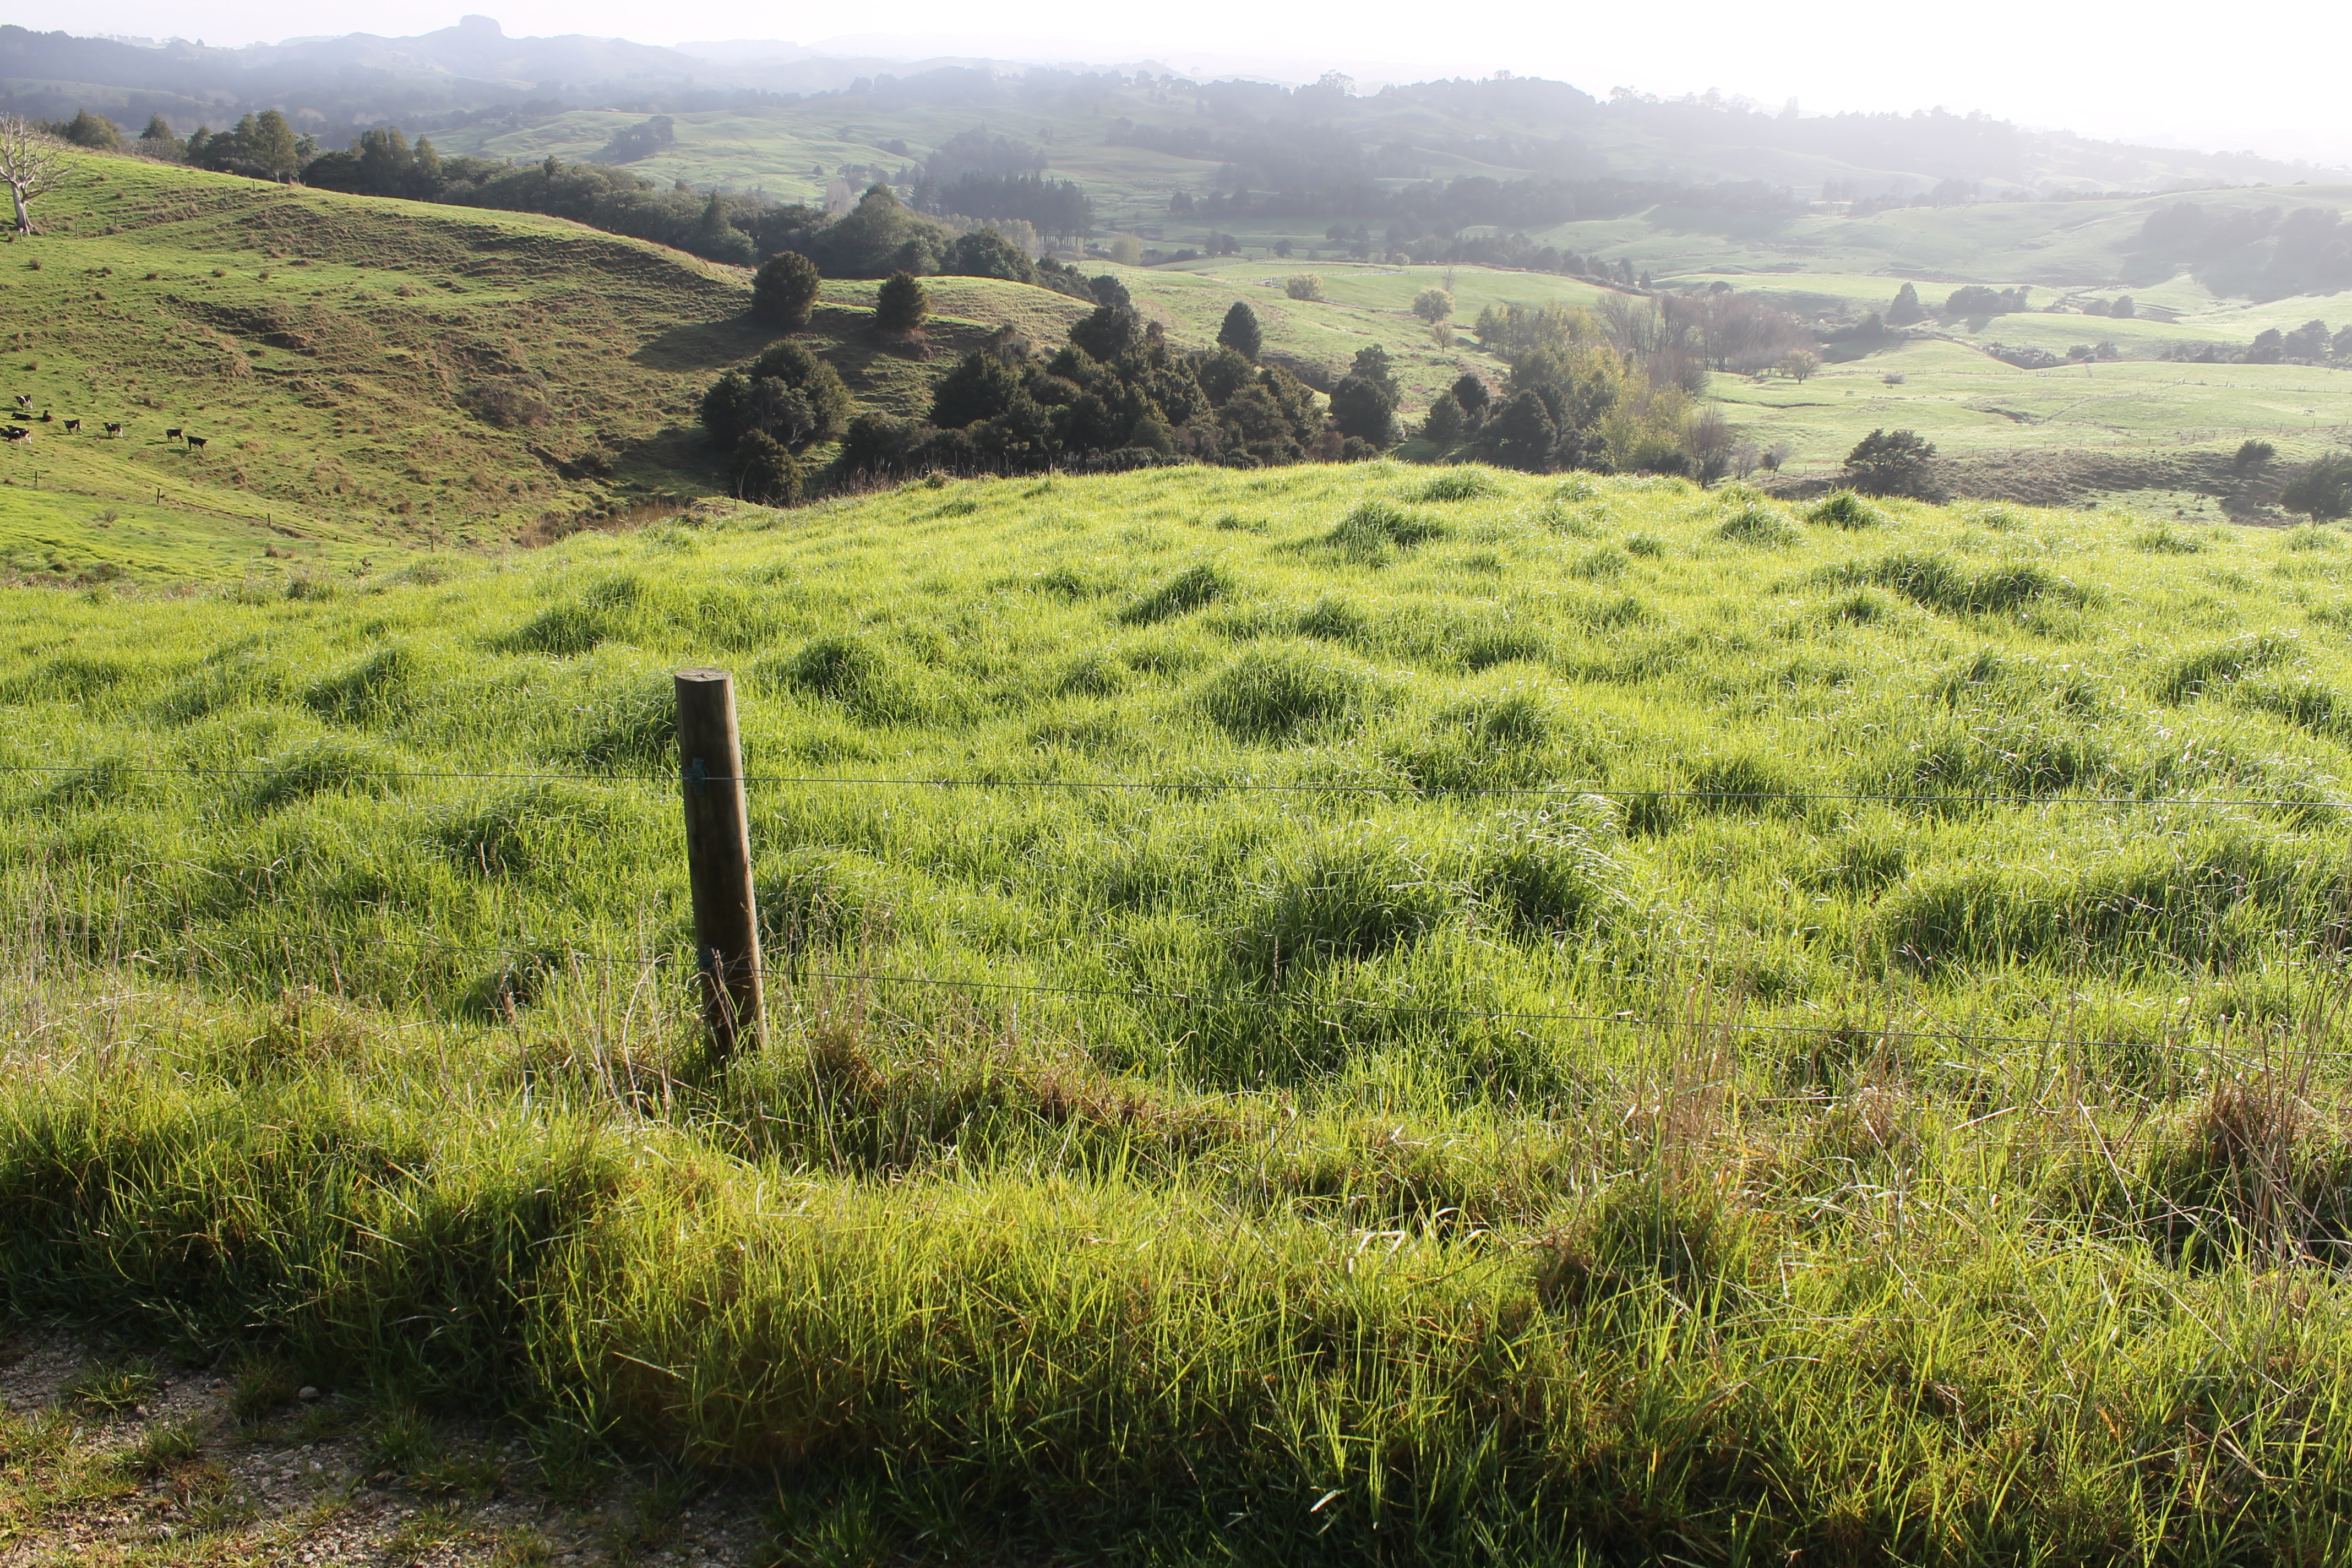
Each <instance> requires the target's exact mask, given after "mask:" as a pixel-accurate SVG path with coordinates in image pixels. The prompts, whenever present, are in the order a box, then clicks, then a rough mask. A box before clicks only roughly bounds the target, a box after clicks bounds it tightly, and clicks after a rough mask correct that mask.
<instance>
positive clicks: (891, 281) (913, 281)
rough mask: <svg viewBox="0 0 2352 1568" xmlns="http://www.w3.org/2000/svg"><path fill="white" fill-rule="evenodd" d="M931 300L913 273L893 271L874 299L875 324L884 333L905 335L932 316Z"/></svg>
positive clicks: (883, 282)
mask: <svg viewBox="0 0 2352 1568" xmlns="http://www.w3.org/2000/svg"><path fill="white" fill-rule="evenodd" d="M930 309H931V297H930V295H929V294H928V293H926V292H925V291H924V289H923V285H922V283H921V281H920V280H919V279H917V278H916V277H915V275H914V274H913V273H911V272H893V273H892V274H890V276H889V277H887V278H886V279H883V281H882V288H881V291H880V292H879V293H877V294H876V295H875V297H874V324H875V325H876V326H877V327H878V328H880V329H881V330H882V331H886V332H891V333H896V334H899V335H904V334H906V333H908V332H912V331H916V330H917V329H918V328H919V327H921V326H922V324H923V318H924V317H925V316H927V315H929V313H930Z"/></svg>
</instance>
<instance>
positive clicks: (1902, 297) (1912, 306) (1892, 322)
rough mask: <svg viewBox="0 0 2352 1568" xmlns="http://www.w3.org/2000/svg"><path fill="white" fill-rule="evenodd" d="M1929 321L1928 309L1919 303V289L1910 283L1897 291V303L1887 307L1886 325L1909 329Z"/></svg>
mask: <svg viewBox="0 0 2352 1568" xmlns="http://www.w3.org/2000/svg"><path fill="white" fill-rule="evenodd" d="M1926 320H1927V306H1925V305H1922V304H1921V303H1919V290H1918V289H1917V288H1916V286H1914V285H1912V284H1909V283H1906V284H1905V285H1903V287H1902V288H1900V289H1896V290H1895V302H1894V303H1893V304H1891V305H1889V306H1887V307H1886V324H1887V325H1888V326H1890V327H1907V326H1910V325H1912V324H1913V323H1914V322H1917V321H1926Z"/></svg>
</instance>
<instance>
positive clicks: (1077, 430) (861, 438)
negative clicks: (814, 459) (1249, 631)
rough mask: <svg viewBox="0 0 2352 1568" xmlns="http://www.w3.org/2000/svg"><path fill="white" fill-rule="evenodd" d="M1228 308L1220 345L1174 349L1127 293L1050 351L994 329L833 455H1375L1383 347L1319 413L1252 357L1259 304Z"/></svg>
mask: <svg viewBox="0 0 2352 1568" xmlns="http://www.w3.org/2000/svg"><path fill="white" fill-rule="evenodd" d="M1234 310H1235V312H1237V313H1238V314H1235V315H1229V316H1228V318H1227V321H1226V323H1225V328H1224V330H1223V331H1221V332H1220V334H1219V337H1220V342H1218V345H1217V346H1216V347H1215V348H1213V349H1210V350H1206V351H1202V352H1196V353H1186V352H1183V351H1181V350H1178V349H1175V348H1173V347H1171V346H1170V344H1169V343H1168V342H1167V341H1166V339H1165V337H1164V335H1163V334H1162V333H1161V332H1160V330H1159V329H1158V327H1157V326H1156V325H1155V324H1149V323H1146V322H1145V321H1144V320H1143V319H1142V317H1141V316H1139V314H1138V313H1137V312H1136V311H1135V310H1133V309H1132V308H1130V307H1129V306H1127V305H1124V304H1116V303H1113V304H1105V305H1102V306H1100V307H1098V308H1097V310H1095V311H1094V312H1093V313H1092V314H1091V315H1089V316H1087V317H1085V318H1084V319H1082V320H1080V321H1078V322H1076V324H1075V325H1073V326H1072V327H1071V329H1070V333H1069V342H1067V343H1066V344H1065V345H1064V346H1063V347H1062V348H1061V349H1059V350H1058V351H1056V352H1055V353H1053V354H1051V355H1050V356H1048V355H1044V354H1041V353H1038V352H1037V351H1035V350H1034V348H1033V346H1032V345H1031V344H1030V343H1029V342H1028V341H1027V340H1026V339H1024V338H1023V337H1021V336H1020V335H1019V334H1018V333H1016V332H1014V331H1011V330H1010V329H1005V330H1001V331H999V332H998V333H997V335H996V337H995V338H994V340H992V342H990V343H989V344H988V345H987V346H986V347H983V348H979V349H975V350H973V351H971V353H967V354H965V355H964V356H963V357H962V358H961V360H959V361H958V362H957V363H956V364H955V365H954V367H953V368H952V369H950V371H949V372H948V373H947V374H945V375H943V376H941V377H940V380H939V382H938V384H937V385H936V386H935V387H934V389H933V394H932V399H931V405H930V408H929V413H928V416H927V417H925V418H923V419H919V420H910V419H891V418H888V417H887V416H878V415H867V416H861V417H859V418H857V419H856V420H854V421H852V422H851V425H850V427H849V430H848V432H847V434H846V435H845V437H844V438H843V441H842V447H841V454H840V457H839V458H838V459H837V462H838V465H839V467H840V469H841V471H842V473H843V474H844V475H845V477H851V478H865V477H871V476H877V475H899V474H908V473H918V472H923V471H926V470H945V471H948V472H955V473H1024V472H1030V471H1034V470H1035V469H1039V468H1046V467H1061V468H1135V467H1144V466H1148V465H1150V464H1154V463H1160V462H1168V461H1178V460H1188V459H1189V460H1193V461H1202V462H1214V463H1223V464H1225V465H1227V466H1231V467H1242V468H1254V467H1260V466H1278V465H1282V464H1288V463H1298V462H1306V461H1330V460H1334V459H1345V458H1361V457H1370V456H1371V455H1373V454H1374V453H1375V452H1377V451H1378V450H1379V449H1380V448H1381V447H1384V446H1386V445H1388V444H1390V443H1391V442H1393V441H1394V440H1395V438H1396V432H1395V408H1396V399H1397V391H1398V389H1397V386H1396V383H1395V381H1394V379H1393V377H1392V376H1391V374H1389V369H1388V362H1387V355H1386V353H1385V352H1384V351H1382V350H1381V349H1380V348H1378V347H1377V346H1375V347H1373V348H1370V349H1367V350H1365V351H1363V352H1362V353H1360V354H1358V355H1357V363H1356V365H1355V367H1354V368H1353V370H1352V371H1351V373H1350V374H1349V375H1348V376H1347V377H1345V378H1343V379H1342V380H1341V381H1340V383H1339V385H1338V386H1336V387H1335V388H1333V391H1332V395H1331V401H1330V405H1329V409H1328V415H1327V412H1326V410H1325V408H1324V406H1323V405H1321V404H1320V403H1319V402H1318V399H1317V397H1316V395H1315V393H1314V391H1313V390H1312V389H1311V388H1309V387H1308V386H1307V384H1305V383H1303V382H1301V381H1299V380H1298V379H1297V377H1296V376H1293V375H1292V374H1290V373H1289V372H1287V371H1286V370H1283V369H1280V368H1279V367H1275V366H1261V365H1258V364H1256V363H1253V357H1252V355H1253V353H1254V352H1255V348H1256V346H1257V330H1256V322H1255V315H1254V314H1249V313H1248V307H1247V306H1245V305H1237V306H1235V307H1234ZM1244 350H1249V351H1251V352H1249V353H1245V352H1244Z"/></svg>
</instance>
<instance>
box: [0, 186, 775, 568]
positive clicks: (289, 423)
mask: <svg viewBox="0 0 2352 1568" xmlns="http://www.w3.org/2000/svg"><path fill="white" fill-rule="evenodd" d="M71 174H72V177H71V179H70V180H69V181H68V184H67V185H66V187H65V188H63V189H61V190H60V191H59V192H58V194H57V195H55V196H53V197H51V198H50V199H49V201H48V202H47V204H46V210H45V211H44V213H43V215H42V216H43V226H44V228H45V230H46V232H45V233H44V234H42V235H41V236H40V237H37V238H35V239H32V240H26V241H17V242H15V243H13V244H11V245H9V246H7V247H5V248H0V268H5V270H6V271H7V274H8V277H9V287H8V289H6V290H5V293H0V337H5V342H6V344H7V347H8V360H9V363H7V365H6V371H5V376H0V385H5V391H6V392H7V393H9V394H10V395H12V396H13V395H18V394H23V395H29V396H30V397H31V398H32V400H33V401H32V405H31V406H32V409H33V410H34V411H35V412H39V411H43V410H47V411H51V412H53V413H54V414H55V416H56V422H53V423H49V424H37V425H35V426H32V428H33V430H34V436H33V438H32V439H31V440H30V441H27V442H23V443H19V444H16V445H15V446H13V447H11V448H10V449H9V450H8V451H7V452H6V453H5V454H0V464H5V470H6V471H5V479H7V481H8V482H9V484H10V485H11V486H12V487H13V488H12V489H10V490H9V492H8V503H7V507H6V510H5V513H0V528H5V530H6V531H7V532H6V533H5V536H0V556H5V561H6V563H7V565H8V567H9V569H11V570H13V571H15V572H18V573H25V574H68V575H70V574H76V573H80V572H87V571H88V570H89V568H91V567H94V566H97V565H100V564H101V563H106V564H110V566H111V567H112V568H113V569H116V570H122V571H127V572H129V573H131V574H133V575H137V576H149V575H154V576H186V575H198V576H206V575H209V576H223V575H226V576H231V577H235V576H238V575H241V574H244V573H246V572H247V571H250V570H253V569H255V568H256V567H257V566H259V565H261V564H262V563H264V562H265V561H268V560H270V559H272V558H273V557H284V558H289V559H292V560H295V561H298V562H302V563H317V564H320V565H333V566H336V567H342V566H346V565H349V564H352V563H355V562H356V561H357V560H358V559H360V558H362V557H364V556H368V555H370V554H372V553H376V552H383V551H385V550H388V549H390V550H396V549H399V548H403V547H413V546H416V545H421V544H425V543H427V542H434V541H446V542H456V543H490V542H498V541H500V540H503V539H505V538H508V537H510V536H512V535H513V534H514V533H515V532H517V531H520V530H523V529H526V528H529V527H530V526H532V525H534V524H538V523H540V522H541V521H543V520H545V519H547V518H548V517H550V516H551V515H556V516H561V515H564V514H569V513H574V512H579V511H583V510H592V509H597V508H602V507H607V506H611V505H615V504H625V502H626V500H628V499H629V498H631V497H632V496H637V495H643V494H645V493H647V492H658V491H662V490H666V489H677V488H680V487H681V486H682V485H683V486H686V487H696V485H697V481H698V479H699V478H700V476H699V472H698V470H699V467H700V459H699V456H698V453H697V452H695V451H694V450H692V449H691V448H690V447H688V445H687V444H685V443H682V442H681V440H680V439H679V437H678V430H679V427H680V426H681V425H682V424H683V423H684V422H685V421H687V420H688V418H689V417H690V410H691V407H692V404H693V399H694V397H695V396H696V395H698V393H699V391H700V387H701V385H702V384H704V383H705V382H707V380H708V379H709V375H710V374H711V371H712V367H714V366H716V365H719V364H723V363H730V362H731V361H733V360H735V359H738V358H740V357H741V356H742V355H743V354H744V353H747V352H749V351H750V349H751V347H753V346H755V345H756V342H757V341H758V340H757V339H756V338H753V339H747V338H746V337H745V334H744V331H743V325H742V323H740V321H738V320H737V318H739V317H740V313H741V311H742V309H743V304H744V300H745V299H746V298H747V291H746V289H745V288H744V285H743V283H742V281H741V279H740V278H739V277H737V276H734V275H732V274H730V273H728V272H726V271H725V270H723V269H719V268H710V267H708V266H705V265H703V264H701V263H698V262H696V261H694V260H692V259H691V258H686V257H682V256H679V255H677V253H675V252H671V251H667V250H663V249H660V248H659V247H653V246H647V245H642V244H638V243H636V242H634V241H630V240H625V239H621V238H617V237H613V236H609V235H601V234H595V233H593V232H591V231H588V230H584V229H582V228H580V227H578V226H575V225H572V224H567V223H562V222H559V221H556V220H553V219H543V218H533V217H528V216H513V215H507V214H477V213H467V212H461V211H458V210H456V209H452V208H446V207H420V206H417V205H413V204H408V203H387V202H378V201H369V200H364V199H362V198H358V197H348V196H338V195H330V194H324V193H317V192H306V191H298V190H292V189H288V188H284V187H278V186H271V185H264V184H256V183H254V182H252V181H248V180H241V179H236V178H233V177H231V176H227V175H220V174H201V173H196V172H193V171H189V170H184V169H175V168H168V167H164V166H161V165H157V164H152V163H142V162H139V161H137V160H132V159H121V158H97V157H75V158H73V159H72V160H71ZM69 418H79V420H81V421H82V428H81V431H80V433H79V435H68V433H67V432H66V431H65V429H64V426H63V421H64V420H67V419H69ZM108 423H121V424H122V425H123V426H124V430H123V432H122V435H121V437H119V438H111V439H110V438H109V437H107V436H106V435H105V434H104V432H103V430H102V426H103V425H105V424H108ZM174 427H178V428H184V429H186V430H187V431H189V432H191V433H194V434H198V435H201V436H203V437H205V440H206V446H205V449H204V450H203V451H202V452H201V453H198V452H194V451H190V450H188V449H185V448H184V447H181V446H180V445H179V444H177V443H174V442H170V441H168V440H167V439H166V438H165V432H166V431H167V430H169V429H171V428H174ZM36 473H37V474H38V476H39V479H38V488H37V489H35V488H34V485H35V479H34V476H35V474H36ZM108 512H112V513H115V514H116V516H115V518H114V520H113V521H111V522H110V523H109V524H107V528H108V530H109V531H104V532H100V531H96V530H95V528H94V526H93V521H92V520H93V519H94V518H97V519H103V518H104V516H105V514H106V513H108Z"/></svg>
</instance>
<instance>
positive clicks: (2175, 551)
mask: <svg viewBox="0 0 2352 1568" xmlns="http://www.w3.org/2000/svg"><path fill="white" fill-rule="evenodd" d="M2131 547H2132V548H2133V549H2134V550H2138V551H2143V552H2146V553H2147V554H2150V555H2197V554H2201V553H2202V552H2203V551H2204V549H2205V542H2204V541H2203V540H2201V539H2199V538H2198V537H2197V536H2196V535H2195V534H2191V533H2183V532H2182V531H2180V530H2179V529H2177V528H2175V527H2173V526H2172V525H2171V524H2170V523H2167V522H2157V523H2150V524H2149V525H2148V526H2147V527H2146V528H2143V529H2141V530H2140V531H2138V532H2137V533H2135V534H2133V535H2132V536H2131Z"/></svg>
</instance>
